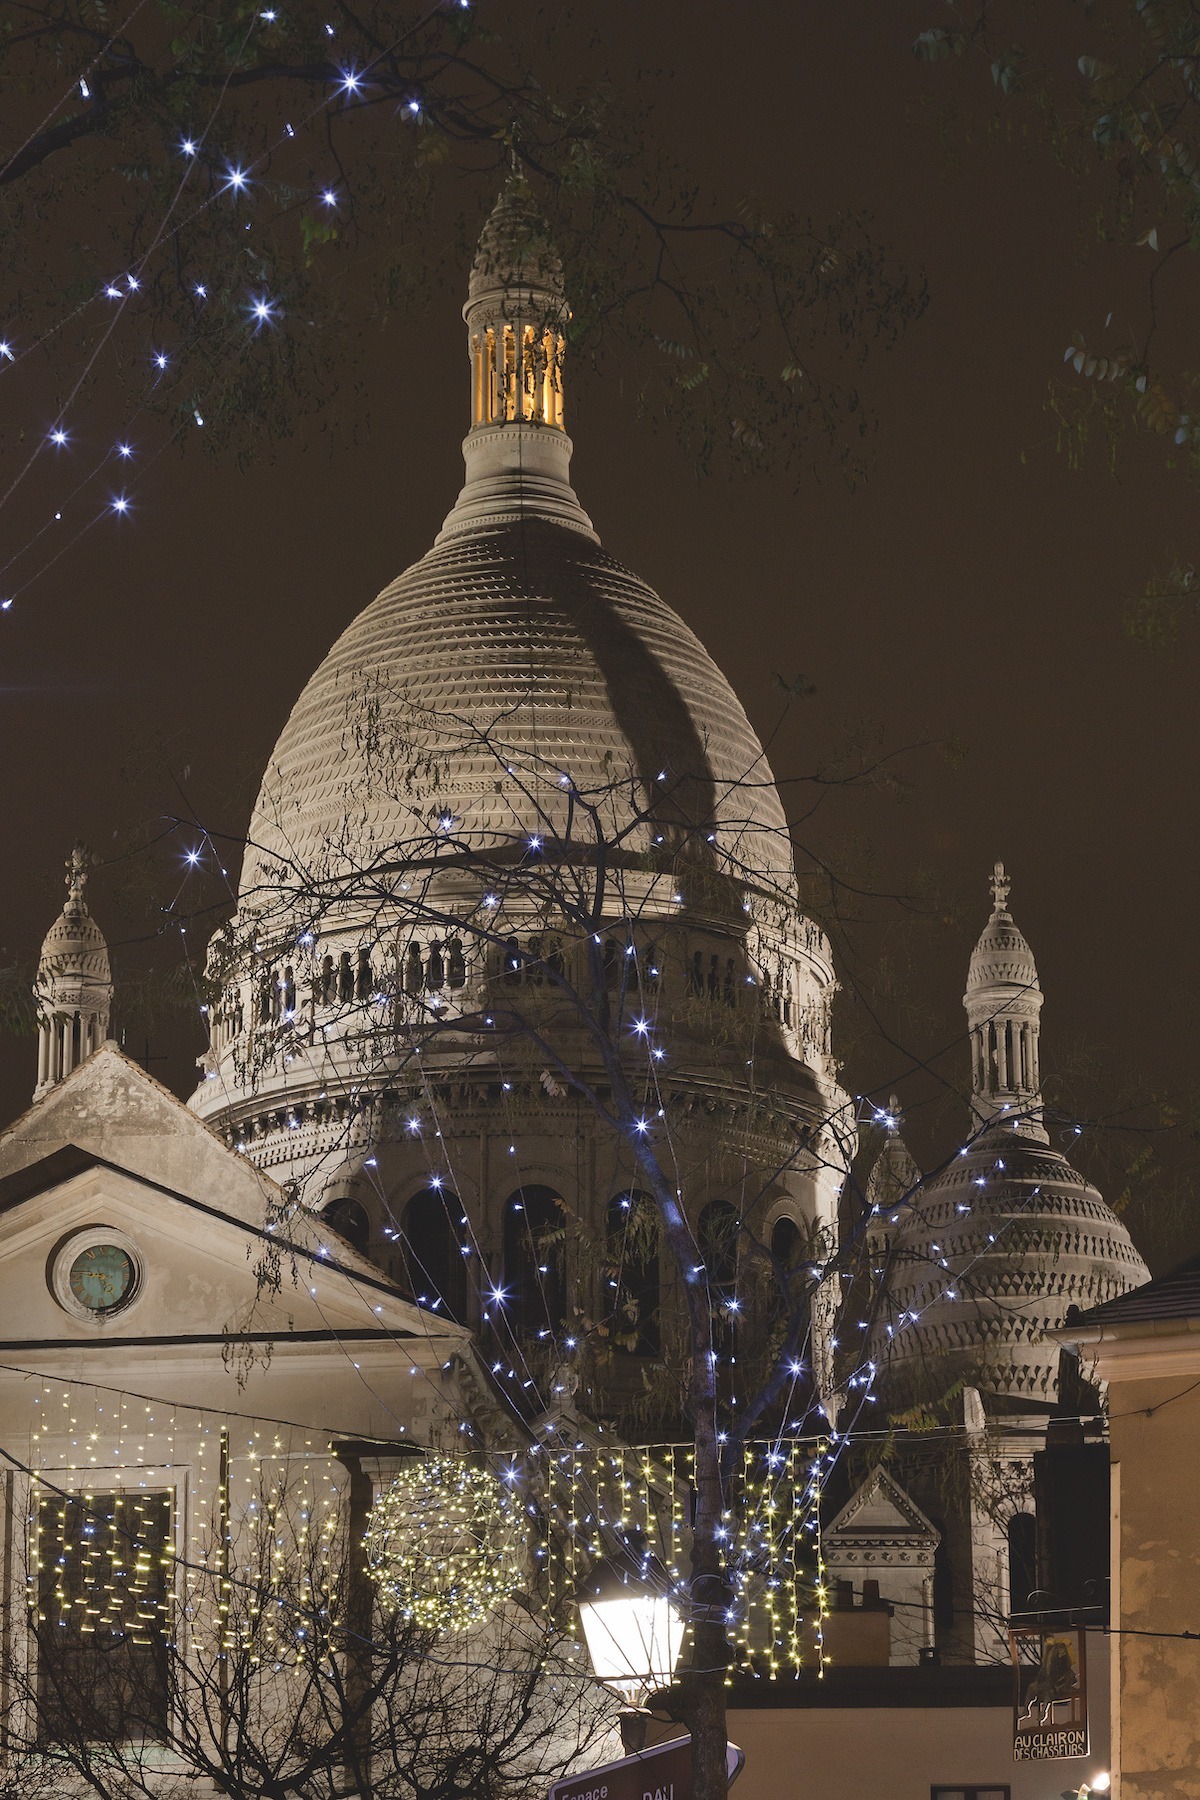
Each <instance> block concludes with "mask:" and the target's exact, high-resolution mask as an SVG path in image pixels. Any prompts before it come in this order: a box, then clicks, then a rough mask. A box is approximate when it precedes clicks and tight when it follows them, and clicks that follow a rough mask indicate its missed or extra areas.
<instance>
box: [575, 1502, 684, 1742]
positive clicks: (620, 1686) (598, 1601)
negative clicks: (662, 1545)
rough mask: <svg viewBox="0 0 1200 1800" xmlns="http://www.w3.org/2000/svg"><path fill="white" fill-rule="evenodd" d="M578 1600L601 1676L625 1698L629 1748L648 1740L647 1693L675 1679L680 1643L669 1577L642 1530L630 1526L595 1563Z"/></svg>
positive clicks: (679, 1622)
mask: <svg viewBox="0 0 1200 1800" xmlns="http://www.w3.org/2000/svg"><path fill="white" fill-rule="evenodd" d="M575 1600H576V1604H577V1605H578V1607H579V1616H580V1618H581V1620H582V1622H583V1635H584V1637H585V1639H586V1640H587V1647H588V1654H589V1656H590V1657H591V1659H592V1668H593V1669H594V1671H595V1673H596V1677H597V1679H598V1680H599V1681H602V1682H603V1683H604V1685H605V1687H610V1688H613V1689H614V1690H615V1691H616V1692H617V1693H618V1694H619V1695H620V1696H621V1698H622V1700H623V1701H624V1702H625V1705H624V1706H623V1707H622V1709H621V1714H620V1721H621V1743H622V1745H623V1746H624V1748H625V1752H626V1754H627V1755H632V1754H633V1753H634V1752H635V1751H638V1750H641V1749H644V1748H645V1743H646V1721H647V1719H648V1717H649V1714H648V1713H647V1711H646V1704H645V1703H646V1700H647V1698H648V1697H649V1695H650V1694H652V1693H654V1692H655V1691H656V1689H658V1688H662V1687H667V1686H669V1685H670V1681H671V1677H672V1676H673V1675H674V1673H675V1664H676V1663H677V1662H678V1660H679V1652H680V1650H681V1648H682V1646H683V1616H682V1614H681V1613H680V1610H679V1608H678V1606H677V1605H676V1604H675V1601H674V1600H673V1599H672V1596H671V1581H670V1577H669V1576H668V1574H667V1571H666V1570H665V1569H664V1568H663V1566H662V1564H661V1563H660V1562H659V1560H658V1558H657V1557H655V1556H652V1555H651V1554H650V1552H649V1551H648V1550H647V1549H646V1548H645V1542H644V1539H643V1538H642V1536H641V1533H640V1532H639V1533H630V1535H629V1537H627V1538H626V1540H625V1542H624V1543H623V1544H622V1545H621V1546H620V1547H619V1548H618V1549H617V1550H615V1551H614V1552H613V1553H612V1554H611V1555H609V1556H604V1557H601V1559H600V1561H599V1562H597V1563H594V1564H593V1565H592V1567H591V1569H590V1570H589V1571H588V1574H587V1575H586V1576H585V1578H584V1579H583V1580H582V1581H581V1582H580V1583H579V1585H578V1587H577V1588H576V1590H575Z"/></svg>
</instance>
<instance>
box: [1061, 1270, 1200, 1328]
mask: <svg viewBox="0 0 1200 1800" xmlns="http://www.w3.org/2000/svg"><path fill="white" fill-rule="evenodd" d="M1151 1319H1200V1256H1193V1257H1189V1259H1188V1261H1187V1262H1184V1263H1180V1265H1179V1267H1178V1268H1177V1269H1172V1270H1171V1271H1170V1273H1169V1274H1166V1275H1159V1276H1157V1277H1156V1278H1155V1279H1154V1280H1153V1281H1148V1282H1146V1283H1145V1285H1144V1286H1143V1287H1140V1288H1134V1289H1133V1290H1132V1292H1131V1293H1128V1294H1120V1295H1118V1296H1117V1298H1116V1299H1115V1300H1106V1301H1105V1302H1104V1304H1103V1305H1102V1306H1093V1307H1092V1308H1091V1310H1090V1311H1088V1312H1085V1313H1080V1314H1078V1315H1076V1316H1074V1317H1071V1318H1069V1319H1068V1321H1067V1323H1068V1324H1070V1325H1080V1324H1082V1325H1127V1324H1134V1323H1136V1322H1138V1321H1141V1320H1151Z"/></svg>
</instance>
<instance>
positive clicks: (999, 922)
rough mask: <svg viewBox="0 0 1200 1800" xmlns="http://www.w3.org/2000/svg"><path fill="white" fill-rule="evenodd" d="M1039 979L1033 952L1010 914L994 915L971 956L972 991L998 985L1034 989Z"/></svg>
mask: <svg viewBox="0 0 1200 1800" xmlns="http://www.w3.org/2000/svg"><path fill="white" fill-rule="evenodd" d="M1037 978H1038V972H1037V964H1036V963H1035V962H1034V960H1033V951H1032V950H1031V949H1030V948H1029V945H1028V944H1027V943H1026V941H1025V938H1024V936H1023V934H1022V932H1021V931H1020V929H1019V928H1018V926H1017V925H1016V924H1015V922H1014V921H1013V919H1012V918H1011V916H1010V915H1009V913H1008V912H1007V911H999V912H995V913H993V914H992V916H991V918H990V919H989V920H988V922H987V924H986V925H985V926H984V928H983V931H982V932H981V934H980V938H979V942H978V943H977V944H976V946H975V948H974V950H973V951H972V953H971V962H970V967H969V970H968V974H967V989H968V992H969V991H970V989H972V988H978V987H992V986H994V985H995V984H996V983H998V982H1011V983H1013V984H1014V985H1016V986H1018V987H1029V988H1033V987H1036V986H1037Z"/></svg>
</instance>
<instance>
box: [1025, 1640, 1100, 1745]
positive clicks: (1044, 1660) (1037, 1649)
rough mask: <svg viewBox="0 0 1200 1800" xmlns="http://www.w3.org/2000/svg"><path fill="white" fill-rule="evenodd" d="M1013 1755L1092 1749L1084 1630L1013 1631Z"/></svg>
mask: <svg viewBox="0 0 1200 1800" xmlns="http://www.w3.org/2000/svg"><path fill="white" fill-rule="evenodd" d="M1009 1636H1010V1641H1011V1644H1012V1659H1013V1673H1014V1679H1015V1684H1016V1685H1015V1695H1014V1706H1013V1757H1014V1759H1015V1760H1016V1761H1017V1762H1049V1761H1055V1760H1057V1759H1058V1758H1060V1757H1069V1756H1086V1755H1087V1753H1088V1716H1087V1652H1086V1649H1085V1645H1084V1635H1083V1632H1082V1631H1070V1630H1067V1631H1024V1630H1014V1631H1012V1632H1011V1633H1010V1634H1009Z"/></svg>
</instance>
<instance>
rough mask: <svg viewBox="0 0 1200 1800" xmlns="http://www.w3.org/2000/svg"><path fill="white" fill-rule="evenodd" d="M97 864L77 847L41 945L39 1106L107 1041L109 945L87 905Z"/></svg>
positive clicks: (82, 847)
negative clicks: (57, 911) (59, 904)
mask: <svg viewBox="0 0 1200 1800" xmlns="http://www.w3.org/2000/svg"><path fill="white" fill-rule="evenodd" d="M95 862H96V858H95V857H94V856H93V855H92V854H91V852H90V851H89V850H88V849H87V848H86V846H85V845H83V844H76V845H75V846H74V848H73V849H72V851H71V854H70V856H69V858H68V859H67V864H66V869H67V898H66V903H65V904H64V906H63V909H62V911H61V913H60V914H59V915H58V918H57V919H56V920H55V921H54V924H53V925H52V926H51V927H50V929H49V931H48V932H47V933H46V940H45V942H44V943H43V945H42V954H41V957H40V959H39V961H38V972H37V980H36V981H35V983H34V988H33V995H34V999H35V1000H36V1001H37V1012H38V1076H37V1086H36V1088H35V1089H34V1092H33V1097H34V1099H35V1100H36V1099H38V1098H39V1097H40V1096H41V1095H42V1094H44V1093H46V1092H47V1090H48V1089H50V1088H52V1087H54V1086H55V1085H56V1084H57V1083H58V1082H60V1081H62V1080H63V1079H64V1077H65V1076H67V1075H69V1074H70V1073H71V1070H72V1069H74V1068H75V1067H76V1066H77V1065H78V1064H79V1063H81V1062H82V1061H83V1059H84V1057H85V1056H90V1055H91V1053H92V1051H93V1050H98V1049H99V1048H100V1045H101V1044H102V1043H103V1042H104V1040H105V1038H106V1037H107V1036H108V1015H109V1008H110V1007H111V1005H112V992H113V989H112V971H111V970H110V968H109V962H108V945H107V944H106V943H105V941H104V935H103V933H102V932H101V930H100V927H99V926H98V925H97V924H96V921H95V920H94V919H93V918H92V916H91V914H90V912H89V911H88V904H87V878H88V871H89V870H90V869H91V868H92V867H93V866H94V864H95Z"/></svg>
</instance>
